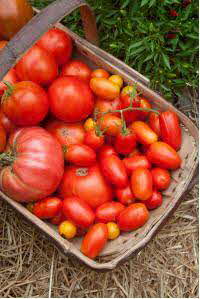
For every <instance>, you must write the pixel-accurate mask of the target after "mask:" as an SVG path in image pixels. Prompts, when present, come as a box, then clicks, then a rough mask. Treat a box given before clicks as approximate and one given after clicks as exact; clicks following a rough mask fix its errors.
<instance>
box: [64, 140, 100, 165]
mask: <svg viewBox="0 0 200 299" xmlns="http://www.w3.org/2000/svg"><path fill="white" fill-rule="evenodd" d="M64 156H65V160H66V161H67V162H69V163H71V164H74V165H77V166H91V165H92V164H94V163H95V162H96V153H95V151H94V150H93V149H92V148H90V147H89V146H87V145H84V144H73V145H70V146H69V147H66V148H65V154H64Z"/></svg>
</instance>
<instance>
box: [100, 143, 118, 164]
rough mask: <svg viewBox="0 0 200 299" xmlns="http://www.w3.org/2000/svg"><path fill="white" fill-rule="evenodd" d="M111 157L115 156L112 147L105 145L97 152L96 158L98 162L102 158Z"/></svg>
mask: <svg viewBox="0 0 200 299" xmlns="http://www.w3.org/2000/svg"><path fill="white" fill-rule="evenodd" d="M111 155H117V153H116V151H115V149H114V147H112V146H111V145H107V144H105V145H103V146H102V147H101V148H100V149H99V151H98V158H99V159H100V160H102V159H103V158H104V157H108V156H111Z"/></svg>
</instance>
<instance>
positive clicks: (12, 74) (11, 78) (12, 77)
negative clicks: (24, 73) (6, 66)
mask: <svg viewBox="0 0 200 299" xmlns="http://www.w3.org/2000/svg"><path fill="white" fill-rule="evenodd" d="M2 81H6V82H9V83H10V84H15V83H17V82H18V81H19V80H18V78H17V74H16V71H15V70H14V69H11V70H10V71H9V72H8V73H7V75H5V77H4V78H3V80H2ZM6 89H7V86H6V85H5V84H4V83H3V82H0V96H2V95H3V93H4V91H5V90H6Z"/></svg>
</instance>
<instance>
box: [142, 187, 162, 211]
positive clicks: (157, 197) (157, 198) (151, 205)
mask: <svg viewBox="0 0 200 299" xmlns="http://www.w3.org/2000/svg"><path fill="white" fill-rule="evenodd" d="M162 202H163V198H162V194H161V193H160V192H158V191H156V190H154V191H153V194H152V196H151V197H150V198H148V199H147V200H145V202H144V204H145V206H146V207H147V209H148V210H153V209H156V208H158V207H159V206H161V205H162Z"/></svg>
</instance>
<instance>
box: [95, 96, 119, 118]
mask: <svg viewBox="0 0 200 299" xmlns="http://www.w3.org/2000/svg"><path fill="white" fill-rule="evenodd" d="M118 109H120V98H119V97H116V98H115V99H114V100H113V101H106V100H103V99H101V98H97V100H96V101H95V104H94V114H95V116H96V117H97V118H100V117H102V116H103V114H102V113H104V112H110V111H113V110H118ZM110 115H116V116H119V113H118V112H116V113H110Z"/></svg>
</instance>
